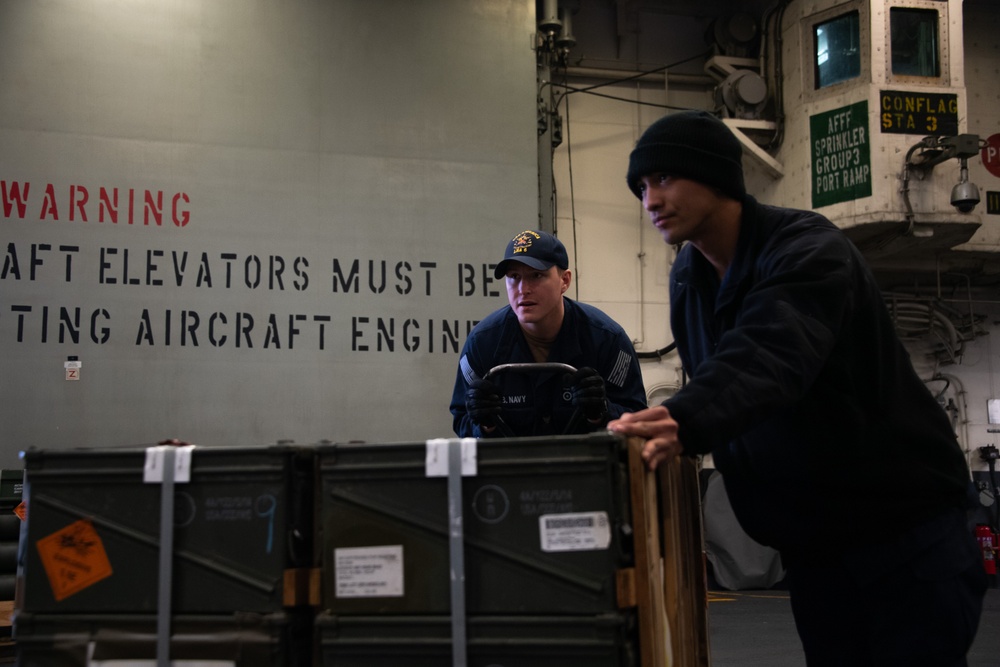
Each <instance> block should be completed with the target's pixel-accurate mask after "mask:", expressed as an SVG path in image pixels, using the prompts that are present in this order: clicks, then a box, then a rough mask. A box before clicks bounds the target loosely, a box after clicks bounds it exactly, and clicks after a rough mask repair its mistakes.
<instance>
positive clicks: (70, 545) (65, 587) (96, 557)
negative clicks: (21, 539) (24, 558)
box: [36, 519, 111, 601]
mask: <svg viewBox="0 0 1000 667" xmlns="http://www.w3.org/2000/svg"><path fill="white" fill-rule="evenodd" d="M36 547H37V548H38V553H39V555H40V556H41V557H42V565H44V566H45V573H46V575H48V578H49V585H51V586H52V594H53V595H54V596H55V598H56V600H57V601H59V600H64V599H66V598H68V597H69V596H70V595H73V594H74V593H79V592H80V591H82V590H83V589H84V588H87V587H88V586H92V585H93V584H95V583H97V582H98V581H100V580H101V579H105V578H107V577H110V576H111V563H110V562H109V561H108V555H107V553H106V552H105V551H104V544H103V543H102V542H101V537H100V535H98V534H97V531H96V530H94V526H93V524H91V523H90V521H88V520H86V519H81V520H80V521H77V522H76V523H71V524H70V525H68V526H66V527H65V528H63V529H62V530H58V531H56V532H54V533H52V534H51V535H49V536H48V537H43V538H42V539H40V540H38V542H37V543H36Z"/></svg>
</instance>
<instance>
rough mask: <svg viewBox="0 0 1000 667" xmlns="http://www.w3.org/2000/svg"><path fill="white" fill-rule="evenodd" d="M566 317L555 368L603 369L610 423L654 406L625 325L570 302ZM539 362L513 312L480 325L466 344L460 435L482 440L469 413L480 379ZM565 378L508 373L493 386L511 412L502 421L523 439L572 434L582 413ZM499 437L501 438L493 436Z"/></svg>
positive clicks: (459, 386) (460, 377)
mask: <svg viewBox="0 0 1000 667" xmlns="http://www.w3.org/2000/svg"><path fill="white" fill-rule="evenodd" d="M563 305H564V307H565V317H564V318H563V323H562V327H561V328H560V329H559V334H558V336H557V337H556V340H555V341H554V342H553V343H552V348H551V349H550V350H549V358H548V360H547V361H549V362H553V363H562V364H568V365H570V366H573V367H574V368H578V369H579V368H583V367H585V366H588V367H590V368H593V369H595V370H596V371H597V372H598V373H600V375H601V377H602V378H604V387H605V391H606V392H607V396H608V416H609V419H614V418H617V417H619V416H621V415H622V413H624V412H634V411H636V410H641V409H643V408H645V407H646V391H645V389H644V388H643V384H642V375H641V372H640V370H639V360H638V358H637V357H636V356H635V348H634V347H633V345H632V341H631V340H630V339H629V337H628V335H626V333H625V330H624V329H622V327H621V325H619V324H618V323H617V322H615V321H614V320H612V319H611V318H610V317H608V316H607V315H606V314H604V313H603V312H601V311H600V310H598V309H597V308H594V307H593V306H591V305H588V304H585V303H580V302H578V301H572V300H570V299H567V298H566V297H563ZM534 361H535V360H534V357H532V355H531V350H530V349H529V348H528V343H527V341H526V340H525V338H524V334H523V333H522V332H521V325H520V324H519V323H518V321H517V315H516V314H515V313H514V311H513V310H512V309H511V307H510V306H504V307H503V308H501V309H499V310H497V311H495V312H493V313H491V314H490V315H488V316H487V317H486V319H484V320H483V321H481V322H480V323H479V324H477V325H476V326H475V328H474V329H473V330H472V332H471V333H470V334H469V337H468V339H467V340H466V341H465V346H464V347H463V349H462V357H461V359H460V361H459V365H458V373H457V377H456V378H455V391H454V393H453V394H452V397H451V414H452V415H454V429H455V433H456V434H458V436H459V437H463V438H481V437H484V434H483V433H482V432H481V431H480V429H479V427H478V426H476V425H474V424H473V423H472V419H471V418H470V417H469V414H468V412H466V409H465V392H466V390H467V389H468V388H469V384H470V383H471V382H472V381H473V380H475V379H481V378H483V377H484V376H485V375H486V373H488V372H489V371H490V370H491V369H492V368H495V367H496V366H500V365H501V364H520V363H532V362H534ZM564 376H565V373H563V372H554V371H553V372H550V371H545V372H530V373H524V372H520V371H517V372H515V371H506V372H501V373H497V374H496V375H494V376H492V377H491V378H490V381H491V382H492V383H493V384H494V385H496V387H497V388H498V389H499V390H500V395H501V396H502V397H503V400H504V408H503V411H502V412H501V414H500V416H501V418H502V419H503V420H504V422H505V423H506V424H507V425H508V426H510V427H511V430H512V431H513V432H514V434H515V435H517V436H533V435H559V434H562V433H565V432H566V428H567V426H568V425H569V422H570V419H572V417H573V413H574V408H573V405H572V404H571V403H570V396H569V393H568V392H567V391H566V388H565V386H564V385H563V378H564ZM581 422H582V423H580V425H579V427H578V428H576V429H574V430H573V432H575V433H586V432H590V431H595V430H598V429H603V428H604V425H605V423H601V424H590V423H588V422H587V421H586V420H585V419H583V420H581ZM491 435H492V436H493V437H496V436H499V435H500V433H499V432H496V431H495V432H493V433H492V434H491Z"/></svg>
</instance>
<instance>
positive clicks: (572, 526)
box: [538, 512, 611, 552]
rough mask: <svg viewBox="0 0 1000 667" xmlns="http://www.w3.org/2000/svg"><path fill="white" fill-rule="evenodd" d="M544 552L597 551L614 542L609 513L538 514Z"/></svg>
mask: <svg viewBox="0 0 1000 667" xmlns="http://www.w3.org/2000/svg"><path fill="white" fill-rule="evenodd" d="M538 528H539V530H540V532H541V538H542V551H546V552H551V551H597V550H600V549H607V548H608V546H609V545H610V544H611V526H610V523H609V522H608V515H607V513H606V512H575V513H573V514H543V515H542V516H540V517H538Z"/></svg>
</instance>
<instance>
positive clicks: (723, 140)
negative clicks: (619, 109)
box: [626, 111, 746, 200]
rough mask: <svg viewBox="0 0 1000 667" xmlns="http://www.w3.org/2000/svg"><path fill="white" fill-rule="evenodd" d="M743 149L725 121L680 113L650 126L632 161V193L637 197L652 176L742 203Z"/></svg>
mask: <svg viewBox="0 0 1000 667" xmlns="http://www.w3.org/2000/svg"><path fill="white" fill-rule="evenodd" d="M742 156H743V149H742V147H741V146H740V142H739V140H738V139H737V138H736V136H735V135H734V134H733V133H732V132H731V131H730V130H729V128H728V127H726V124H725V123H723V122H722V121H721V120H719V119H718V118H716V117H715V116H713V115H712V114H710V113H708V112H705V111H681V112H678V113H674V114H670V115H668V116H664V117H663V118H661V119H659V120H658V121H656V122H655V123H653V124H652V125H650V126H649V127H648V128H647V129H646V131H645V132H643V133H642V136H641V137H639V141H637V142H636V144H635V149H634V150H633V151H632V154H631V155H630V156H629V162H628V175H627V176H626V178H627V179H628V187H629V189H630V190H632V192H633V193H634V194H635V196H636V197H639V198H640V199H642V195H641V194H640V192H639V179H640V178H642V177H643V176H645V175H648V174H654V173H663V174H669V175H671V176H680V177H682V178H689V179H691V180H693V181H698V182H700V183H704V184H706V185H710V186H712V187H715V188H718V189H719V190H720V191H722V193H723V194H725V195H727V196H729V197H732V198H733V199H737V200H742V199H743V197H744V195H745V194H746V187H745V186H744V185H743V163H742V162H741V158H742Z"/></svg>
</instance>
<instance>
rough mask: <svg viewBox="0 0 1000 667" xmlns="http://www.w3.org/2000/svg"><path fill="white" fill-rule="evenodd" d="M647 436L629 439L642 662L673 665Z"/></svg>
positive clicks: (662, 666) (658, 666) (663, 666)
mask: <svg viewBox="0 0 1000 667" xmlns="http://www.w3.org/2000/svg"><path fill="white" fill-rule="evenodd" d="M643 442H644V441H643V440H642V439H640V438H630V439H629V440H628V443H627V446H628V464H629V480H630V484H629V486H630V495H631V504H632V527H633V530H634V535H633V542H634V546H635V574H634V586H633V588H634V591H635V599H636V605H637V608H638V609H637V611H638V617H639V660H640V662H639V664H640V665H641V667H670V664H671V663H670V658H669V655H668V648H669V645H668V644H669V643H668V641H667V635H668V628H667V619H666V611H665V608H664V599H663V592H664V584H663V571H662V568H661V556H660V544H661V542H660V525H659V524H660V522H659V512H658V506H657V498H656V496H657V494H656V477H655V476H654V474H653V473H652V472H650V471H649V470H647V469H646V465H645V463H644V462H643V460H642V457H641V452H642V446H643Z"/></svg>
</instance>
